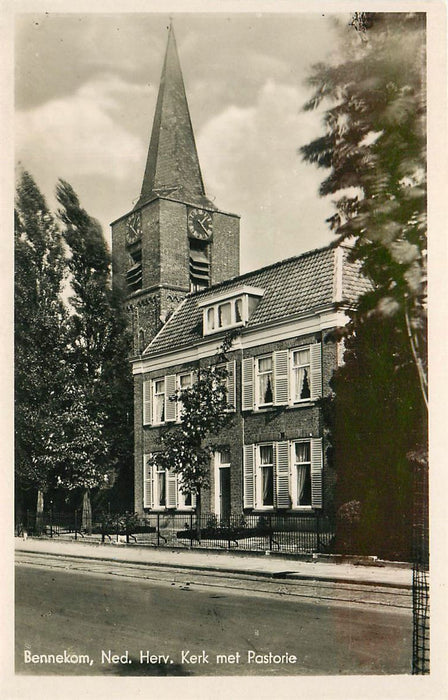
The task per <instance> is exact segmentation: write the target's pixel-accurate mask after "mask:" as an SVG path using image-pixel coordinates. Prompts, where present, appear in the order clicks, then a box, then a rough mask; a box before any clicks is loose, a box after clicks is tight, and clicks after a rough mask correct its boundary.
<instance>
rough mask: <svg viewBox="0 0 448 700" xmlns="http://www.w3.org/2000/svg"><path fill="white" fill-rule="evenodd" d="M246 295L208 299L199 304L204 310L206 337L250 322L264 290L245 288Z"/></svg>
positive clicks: (235, 294)
mask: <svg viewBox="0 0 448 700" xmlns="http://www.w3.org/2000/svg"><path fill="white" fill-rule="evenodd" d="M241 292H244V293H239V294H238V293H235V292H234V293H233V295H232V297H231V298H229V296H230V295H229V296H227V297H224V298H223V297H221V298H215V299H214V300H210V299H207V300H205V301H202V302H200V303H199V306H200V307H202V309H203V328H204V335H208V334H209V333H215V332H216V331H219V330H220V329H221V328H231V327H233V326H242V325H244V324H245V323H247V322H248V320H249V318H250V317H251V315H252V314H253V313H254V311H255V309H256V308H257V305H258V302H259V301H260V298H261V296H262V295H263V290H261V289H255V288H254V287H251V288H248V287H244V290H241Z"/></svg>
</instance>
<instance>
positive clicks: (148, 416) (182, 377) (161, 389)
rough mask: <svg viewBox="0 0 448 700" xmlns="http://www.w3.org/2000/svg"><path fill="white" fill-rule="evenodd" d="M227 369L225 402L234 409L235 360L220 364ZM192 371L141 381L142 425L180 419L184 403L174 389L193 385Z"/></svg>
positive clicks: (230, 408)
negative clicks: (177, 397)
mask: <svg viewBox="0 0 448 700" xmlns="http://www.w3.org/2000/svg"><path fill="white" fill-rule="evenodd" d="M222 366H223V367H225V368H226V370H227V378H226V379H225V385H226V388H227V403H228V406H229V410H235V404H236V383H235V366H236V364H235V360H233V361H231V362H226V363H225V364H223V365H222ZM193 381H194V372H192V371H189V372H182V373H179V374H167V375H166V376H165V377H159V378H157V379H146V380H144V381H143V392H142V398H143V406H142V408H143V411H142V414H143V415H142V418H143V425H161V424H163V423H170V422H175V421H180V420H181V419H182V415H183V412H184V404H183V402H182V401H181V400H176V391H178V390H180V391H184V390H185V389H188V388H189V387H191V386H193Z"/></svg>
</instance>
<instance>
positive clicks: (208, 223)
mask: <svg viewBox="0 0 448 700" xmlns="http://www.w3.org/2000/svg"><path fill="white" fill-rule="evenodd" d="M212 224H213V220H212V215H211V214H210V212H208V211H206V210H205V209H190V211H189V212H188V232H189V234H190V236H193V238H202V239H203V240H208V239H209V238H211V235H212Z"/></svg>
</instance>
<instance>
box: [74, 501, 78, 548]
mask: <svg viewBox="0 0 448 700" xmlns="http://www.w3.org/2000/svg"><path fill="white" fill-rule="evenodd" d="M77 539H78V509H77V508H75V540H77Z"/></svg>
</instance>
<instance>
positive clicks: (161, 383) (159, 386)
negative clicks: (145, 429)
mask: <svg viewBox="0 0 448 700" xmlns="http://www.w3.org/2000/svg"><path fill="white" fill-rule="evenodd" d="M152 386H153V402H152V420H153V423H163V422H164V420H165V379H156V380H155V381H154V382H153V385H152Z"/></svg>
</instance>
